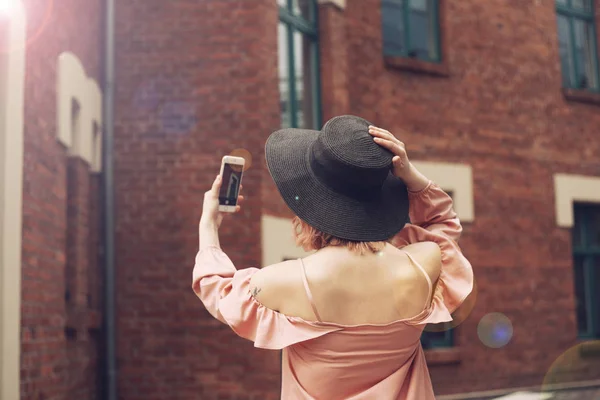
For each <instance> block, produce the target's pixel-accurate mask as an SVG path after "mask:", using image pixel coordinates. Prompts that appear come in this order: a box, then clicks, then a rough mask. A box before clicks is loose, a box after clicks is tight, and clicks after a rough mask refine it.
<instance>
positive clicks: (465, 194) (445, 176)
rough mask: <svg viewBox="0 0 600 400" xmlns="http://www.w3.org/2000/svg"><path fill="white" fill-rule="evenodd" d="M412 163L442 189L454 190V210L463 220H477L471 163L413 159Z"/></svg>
mask: <svg viewBox="0 0 600 400" xmlns="http://www.w3.org/2000/svg"><path fill="white" fill-rule="evenodd" d="M412 163H413V165H414V166H415V167H417V169H418V170H419V171H420V172H421V173H423V175H425V176H426V177H427V178H429V179H431V180H432V181H434V182H435V183H436V184H437V185H438V186H440V187H441V188H442V189H444V190H445V191H448V192H452V199H453V200H454V210H455V211H456V213H457V214H458V217H459V218H460V220H461V222H473V221H474V220H475V204H474V203H475V201H474V196H473V172H472V170H471V166H470V165H466V164H457V163H445V162H433V161H412Z"/></svg>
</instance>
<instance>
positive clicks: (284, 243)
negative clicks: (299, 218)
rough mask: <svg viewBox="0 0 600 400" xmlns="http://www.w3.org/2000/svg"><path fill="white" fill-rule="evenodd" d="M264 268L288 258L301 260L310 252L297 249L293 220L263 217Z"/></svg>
mask: <svg viewBox="0 0 600 400" xmlns="http://www.w3.org/2000/svg"><path fill="white" fill-rule="evenodd" d="M261 236H262V266H263V267H264V266H267V265H272V264H276V263H279V262H281V261H283V260H284V259H286V258H301V257H306V256H307V255H309V254H310V253H309V252H306V251H304V250H302V249H301V248H300V247H296V242H295V241H294V230H293V225H292V220H291V219H289V218H280V217H272V216H270V215H263V216H262V220H261Z"/></svg>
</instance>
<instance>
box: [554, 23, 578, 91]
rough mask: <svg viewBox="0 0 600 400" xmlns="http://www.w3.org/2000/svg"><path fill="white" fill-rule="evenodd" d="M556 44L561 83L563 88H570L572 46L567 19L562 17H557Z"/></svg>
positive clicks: (572, 71) (572, 69)
mask: <svg viewBox="0 0 600 400" xmlns="http://www.w3.org/2000/svg"><path fill="white" fill-rule="evenodd" d="M557 21H558V44H559V50H560V67H561V71H562V77H563V79H562V81H563V86H564V87H572V86H574V85H573V81H574V78H573V75H574V73H575V68H574V67H573V46H572V44H571V35H570V33H569V19H568V18H567V17H564V16H562V15H559V16H558V20H557Z"/></svg>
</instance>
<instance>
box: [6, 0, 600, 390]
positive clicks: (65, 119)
mask: <svg viewBox="0 0 600 400" xmlns="http://www.w3.org/2000/svg"><path fill="white" fill-rule="evenodd" d="M109 3H110V2H109V1H101V0H60V1H53V0H35V1H34V0H0V177H1V178H0V228H1V229H0V260H1V264H0V343H1V347H0V372H1V373H0V398H1V399H2V400H13V399H18V398H19V397H20V398H22V399H35V400H52V399H73V400H79V399H100V398H104V397H105V396H106V395H109V394H111V393H110V392H111V390H112V389H111V388H115V386H114V385H113V383H116V384H117V385H116V388H117V389H118V398H119V399H125V400H137V399H144V400H153V399H275V398H277V397H278V393H279V382H280V365H279V362H280V359H279V354H278V353H277V352H270V351H264V350H257V349H253V346H252V343H250V342H247V341H244V340H242V339H239V338H237V337H236V336H235V334H233V333H232V332H231V331H230V330H229V329H228V328H227V327H225V326H222V325H221V324H220V323H219V322H217V321H216V320H214V319H213V318H211V317H210V316H209V315H208V313H207V312H206V311H205V310H204V308H203V306H202V304H201V303H200V302H199V301H198V300H197V299H196V297H195V296H194V294H193V293H192V290H191V271H192V267H193V262H194V256H195V253H196V251H197V247H198V244H197V240H198V237H197V236H198V235H197V222H198V219H199V217H200V211H201V208H200V205H201V201H202V195H203V193H204V191H206V190H207V189H208V188H209V185H210V183H211V182H212V179H213V178H214V176H215V174H216V173H217V172H218V168H219V165H220V160H221V157H222V156H223V155H225V154H231V153H233V154H240V155H244V156H245V157H246V158H247V159H248V161H249V162H250V166H249V169H248V170H247V171H246V174H245V178H244V191H245V193H246V196H247V202H246V204H245V206H244V208H245V209H244V212H243V213H242V214H240V215H236V216H235V217H232V218H229V219H228V220H227V221H226V222H225V223H224V226H223V227H222V230H221V243H222V245H223V247H224V249H225V251H226V252H227V253H228V254H229V255H230V256H231V258H232V259H233V261H234V263H235V264H236V265H237V267H238V268H244V267H248V266H263V265H268V264H271V263H275V262H279V261H281V260H283V259H286V258H293V257H299V256H302V255H303V254H304V253H303V252H302V251H300V250H299V249H297V248H295V246H294V245H293V240H292V228H291V222H290V221H291V217H292V214H291V213H290V211H289V210H288V209H287V207H286V206H285V205H284V204H283V202H282V201H281V200H280V199H279V195H278V193H277V190H276V188H275V187H274V185H273V184H272V183H271V180H270V177H269V176H268V173H267V171H266V167H265V163H264V153H263V146H264V142H265V140H266V138H267V137H268V135H269V134H270V133H271V132H272V131H274V130H276V129H278V128H280V127H282V126H293V127H302V128H320V127H321V125H322V123H323V122H324V121H326V120H327V119H329V118H331V117H333V116H336V115H341V114H355V115H359V116H362V117H364V118H366V119H368V120H370V121H371V122H372V123H374V124H376V125H379V126H381V127H384V128H386V129H389V130H390V131H392V132H394V133H396V134H397V135H398V136H399V137H400V138H401V139H402V140H403V141H404V142H406V143H407V148H408V149H409V155H410V157H411V158H412V159H413V160H414V162H415V164H416V165H417V166H418V167H419V169H421V170H422V171H423V172H424V173H425V174H426V175H427V176H429V177H430V178H432V179H433V180H435V181H436V182H437V183H438V184H440V185H441V186H442V187H443V188H444V189H445V190H447V191H448V192H450V193H451V195H452V196H453V198H454V200H455V206H456V210H457V212H458V214H459V216H460V218H461V219H462V222H463V225H464V235H463V238H462V240H461V247H462V248H463V250H464V252H465V254H466V255H467V257H468V258H469V259H470V260H471V262H472V264H473V266H474V268H475V276H476V283H477V290H476V291H475V292H474V294H473V296H471V298H469V300H468V302H467V305H466V307H465V308H464V309H463V310H461V311H460V312H459V313H458V315H457V322H456V323H455V324H453V325H451V326H441V327H440V326H432V327H428V329H427V332H426V333H425V334H424V337H423V339H422V340H423V344H424V346H425V347H426V348H427V351H426V353H427V359H428V361H429V366H430V370H431V375H432V379H433V382H434V385H435V389H436V392H437V393H439V394H452V393H466V392H475V391H485V390H495V389H507V390H510V389H513V388H519V387H529V386H537V387H539V386H540V385H542V384H549V383H560V384H562V385H563V386H565V387H567V386H569V385H571V386H573V385H575V384H574V382H579V385H583V386H586V385H588V386H589V385H592V384H594V381H595V380H598V379H600V346H599V345H598V339H599V337H600V295H598V293H599V289H600V132H599V128H600V112H599V110H600V109H599V107H600V83H599V75H598V32H597V28H596V26H597V21H598V18H599V15H600V14H598V10H599V9H600V8H599V7H600V1H597V0H556V1H553V0H520V1H514V0H487V1H485V2H484V1H479V0H461V1H457V0H319V1H317V0H169V1H159V0H144V1H141V0H121V1H118V2H116V8H115V9H112V8H110V7H108V9H107V7H106V5H107V4H109ZM111 10H112V11H114V12H111ZM107 26H108V27H110V26H114V27H115V32H114V36H113V37H112V38H114V40H115V44H116V46H115V47H114V50H115V51H114V53H113V52H111V51H110V50H111V48H112V46H111V43H112V41H111V30H110V29H107ZM113 62H114V63H113ZM111 65H114V74H112V69H111V68H110V66H111ZM113 90H114V97H113V96H112V94H113ZM103 104H104V107H103ZM110 105H112V107H109V106H110ZM103 108H104V110H103ZM113 110H114V114H113V113H112V111H113ZM103 143H104V145H103ZM107 144H108V145H107ZM103 154H104V156H105V157H103V156H102V155H103ZM103 160H105V161H107V162H103ZM112 194H114V207H112V206H113V204H112V202H111V201H110V199H113V197H112ZM107 199H108V201H107ZM113 244H114V246H113ZM107 271H108V275H107ZM112 272H114V280H113V279H112V277H113V275H112V274H111V273H112ZM107 276H108V278H109V279H108V280H106V277H107ZM107 300H108V302H107ZM111 300H112V301H114V306H115V310H116V312H115V315H114V318H113V313H112V312H111V310H112V305H113V303H112V302H111ZM106 304H107V305H108V309H107V308H106V307H105V305H106ZM107 311H108V313H107ZM113 328H114V329H113ZM115 348H116V352H114V354H115V358H112V357H111V354H113V351H112V350H111V349H115ZM114 366H116V367H117V368H116V369H115V368H113V367H114ZM581 382H583V383H581ZM596 382H597V381H596ZM497 393H501V392H497ZM465 396H466V395H465Z"/></svg>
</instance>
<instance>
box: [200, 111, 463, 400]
mask: <svg viewBox="0 0 600 400" xmlns="http://www.w3.org/2000/svg"><path fill="white" fill-rule="evenodd" d="M265 149H266V159H267V166H268V168H269V172H270V174H271V176H272V178H273V180H274V181H275V184H276V185H277V187H278V189H279V192H280V194H281V196H282V197H283V199H284V201H285V202H286V203H287V205H288V206H289V207H290V208H291V209H292V211H294V213H295V214H296V215H297V217H296V218H295V220H294V224H295V228H296V239H297V242H298V244H300V245H302V246H303V247H304V248H305V249H306V250H316V252H314V253H313V254H311V255H309V256H308V257H305V258H303V259H298V260H291V261H285V262H282V263H279V264H276V265H271V266H268V267H266V268H263V269H257V268H247V269H242V270H236V268H235V267H234V265H233V264H232V262H231V260H230V259H229V258H228V257H227V255H226V254H225V253H223V251H222V250H221V249H220V247H219V239H218V228H219V225H220V224H221V221H222V215H221V214H220V213H219V212H218V211H217V208H218V199H217V194H218V191H219V187H220V184H221V181H220V177H217V179H216V180H215V182H214V183H213V185H212V188H211V190H210V191H208V192H207V193H206V195H205V197H204V206H203V214H202V218H201V220H200V250H199V253H198V255H197V256H196V265H195V267H194V273H193V289H194V292H195V293H196V294H197V295H198V297H199V298H200V300H202V302H203V303H204V305H205V306H206V308H207V309H208V311H209V312H210V313H211V314H212V315H213V316H214V317H215V318H217V319H219V320H220V321H222V322H223V323H225V324H228V325H229V326H230V327H231V328H232V329H233V330H234V331H235V332H236V333H237V334H238V335H239V336H241V337H244V338H246V339H249V340H252V341H253V342H254V345H255V347H259V348H264V349H283V366H282V370H283V372H282V375H283V376H282V392H281V397H282V399H286V400H287V399H327V400H332V399H377V400H386V399H411V400H428V399H434V394H433V389H432V385H431V381H430V378H429V373H428V370H427V365H426V362H425V357H424V354H423V349H422V347H421V344H420V340H419V339H420V336H421V333H422V331H423V328H424V327H425V325H426V324H428V323H439V322H447V321H451V320H452V317H451V313H452V312H453V311H455V310H456V309H457V307H458V306H459V305H460V304H461V303H462V302H463V300H464V299H465V298H466V297H467V295H468V294H469V293H470V292H471V290H472V286H473V272H472V268H471V265H470V264H469V262H468V261H467V260H466V259H465V257H464V256H463V255H462V253H461V251H460V248H459V247H458V245H457V240H458V238H459V236H460V233H461V230H462V228H461V225H460V222H459V220H458V218H457V217H456V213H455V212H454V211H453V208H452V199H451V198H450V197H449V196H448V195H447V194H446V193H445V192H444V191H442V190H441V189H440V188H439V187H438V186H437V185H436V184H434V183H433V182H431V181H430V180H428V179H427V178H426V177H424V176H423V175H422V174H421V173H419V172H418V171H417V170H416V168H415V167H414V166H413V165H412V164H411V163H410V162H409V160H408V157H407V154H406V151H405V147H404V144H403V143H402V142H401V141H399V140H398V139H397V138H395V137H394V136H393V135H392V134H391V133H390V132H388V131H386V130H383V129H380V128H376V127H373V126H372V125H371V124H369V123H368V122H367V121H365V120H363V119H361V118H358V117H354V116H341V117H336V118H333V119H332V120H330V121H328V122H327V123H326V124H325V126H324V127H323V129H322V131H309V130H301V129H283V130H280V131H277V132H275V133H273V134H272V135H271V136H270V137H269V139H268V140H267V143H266V148H265ZM240 200H242V198H241V197H240ZM409 214H410V221H411V223H408V224H406V222H407V220H408V216H409Z"/></svg>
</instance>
